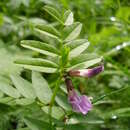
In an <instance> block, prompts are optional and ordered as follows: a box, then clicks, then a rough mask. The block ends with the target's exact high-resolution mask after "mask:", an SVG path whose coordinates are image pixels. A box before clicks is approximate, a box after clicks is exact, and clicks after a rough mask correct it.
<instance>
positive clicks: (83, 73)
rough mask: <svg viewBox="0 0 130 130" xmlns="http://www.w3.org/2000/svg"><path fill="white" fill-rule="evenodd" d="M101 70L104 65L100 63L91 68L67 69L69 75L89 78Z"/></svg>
mask: <svg viewBox="0 0 130 130" xmlns="http://www.w3.org/2000/svg"><path fill="white" fill-rule="evenodd" d="M103 70H104V66H103V65H101V66H97V67H95V68H92V69H82V70H71V71H69V75H70V76H81V77H88V78H90V77H93V76H95V75H97V74H99V73H100V72H102V71H103Z"/></svg>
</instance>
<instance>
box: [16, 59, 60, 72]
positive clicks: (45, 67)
mask: <svg viewBox="0 0 130 130" xmlns="http://www.w3.org/2000/svg"><path fill="white" fill-rule="evenodd" d="M15 64H17V65H19V66H22V67H24V68H26V69H29V70H36V71H40V72H45V73H55V72H56V71H57V68H56V67H57V64H55V63H54V62H52V61H49V60H45V59H41V58H25V59H17V60H16V61H15Z"/></svg>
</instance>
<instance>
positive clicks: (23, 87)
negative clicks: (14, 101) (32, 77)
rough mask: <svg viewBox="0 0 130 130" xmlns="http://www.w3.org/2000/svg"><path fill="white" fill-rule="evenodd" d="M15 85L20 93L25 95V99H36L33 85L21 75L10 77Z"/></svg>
mask: <svg viewBox="0 0 130 130" xmlns="http://www.w3.org/2000/svg"><path fill="white" fill-rule="evenodd" d="M10 77H11V79H12V82H13V84H14V85H15V87H16V88H17V89H18V91H19V93H21V95H23V96H24V97H25V98H29V99H35V98H36V95H35V92H34V90H33V87H32V84H31V83H30V82H29V81H27V80H25V79H23V78H22V77H20V76H19V75H16V74H13V75H11V76H10Z"/></svg>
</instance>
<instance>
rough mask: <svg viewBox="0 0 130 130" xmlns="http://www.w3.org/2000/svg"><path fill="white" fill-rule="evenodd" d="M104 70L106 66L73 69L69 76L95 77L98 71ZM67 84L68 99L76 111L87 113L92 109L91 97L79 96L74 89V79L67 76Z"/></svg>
mask: <svg viewBox="0 0 130 130" xmlns="http://www.w3.org/2000/svg"><path fill="white" fill-rule="evenodd" d="M103 70H104V66H103V65H101V66H98V67H95V68H92V69H84V70H71V71H69V72H68V75H69V76H81V77H88V78H89V77H93V76H95V75H97V74H98V73H100V72H102V71H103ZM65 84H66V87H67V91H68V100H69V102H70V104H71V105H72V108H73V110H74V111H75V112H78V113H82V114H84V115H85V114H87V113H88V111H90V110H91V109H92V103H91V101H90V98H89V97H87V96H86V95H82V96H79V95H78V94H77V93H76V91H75V90H74V87H73V84H72V80H71V79H70V78H68V77H65Z"/></svg>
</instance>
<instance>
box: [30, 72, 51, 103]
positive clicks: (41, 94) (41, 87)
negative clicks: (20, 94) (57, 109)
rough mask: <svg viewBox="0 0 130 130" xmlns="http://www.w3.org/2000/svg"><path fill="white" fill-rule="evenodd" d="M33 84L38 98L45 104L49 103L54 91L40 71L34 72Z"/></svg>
mask: <svg viewBox="0 0 130 130" xmlns="http://www.w3.org/2000/svg"><path fill="white" fill-rule="evenodd" d="M32 84H33V88H34V90H35V92H36V95H37V97H38V99H39V100H40V101H41V102H43V103H44V104H48V103H49V102H50V100H51V96H52V91H51V89H50V87H49V85H48V83H47V81H46V80H45V79H44V78H43V77H42V75H41V74H40V73H39V72H35V71H33V72H32Z"/></svg>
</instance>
